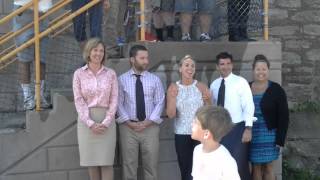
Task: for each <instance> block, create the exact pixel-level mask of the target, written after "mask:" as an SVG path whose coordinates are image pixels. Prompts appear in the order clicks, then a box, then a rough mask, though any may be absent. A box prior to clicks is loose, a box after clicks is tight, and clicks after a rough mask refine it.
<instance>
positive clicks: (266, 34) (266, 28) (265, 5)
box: [263, 0, 269, 41]
mask: <svg viewBox="0 0 320 180" xmlns="http://www.w3.org/2000/svg"><path fill="white" fill-rule="evenodd" d="M263 11H264V13H263V15H264V18H263V19H264V23H263V24H264V26H263V37H264V40H265V41H268V40H269V0H263Z"/></svg>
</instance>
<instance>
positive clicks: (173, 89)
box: [168, 85, 178, 98]
mask: <svg viewBox="0 0 320 180" xmlns="http://www.w3.org/2000/svg"><path fill="white" fill-rule="evenodd" d="M168 96H169V97H170V98H176V97H177V96H178V86H177V85H171V86H169V88H168Z"/></svg>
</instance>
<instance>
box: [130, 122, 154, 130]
mask: <svg viewBox="0 0 320 180" xmlns="http://www.w3.org/2000/svg"><path fill="white" fill-rule="evenodd" d="M152 124H153V122H152V121H150V120H144V121H138V122H132V121H127V122H126V125H127V126H128V127H129V128H130V129H132V130H134V131H136V132H141V131H143V130H144V129H146V128H147V127H149V126H151V125H152Z"/></svg>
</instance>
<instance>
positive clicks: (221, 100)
mask: <svg viewBox="0 0 320 180" xmlns="http://www.w3.org/2000/svg"><path fill="white" fill-rule="evenodd" d="M225 89H226V87H225V85H224V79H222V81H221V84H220V88H219V92H218V102H217V105H218V106H222V107H224V95H225Z"/></svg>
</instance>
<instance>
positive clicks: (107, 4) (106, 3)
mask: <svg viewBox="0 0 320 180" xmlns="http://www.w3.org/2000/svg"><path fill="white" fill-rule="evenodd" d="M103 7H104V9H105V10H108V9H110V1H109V0H103Z"/></svg>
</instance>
